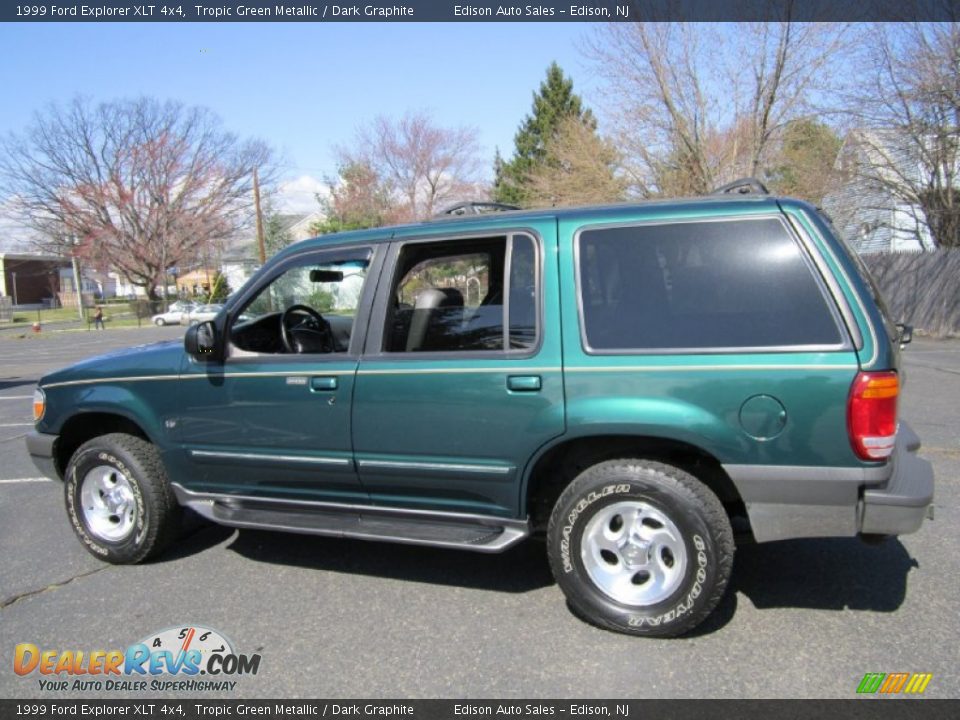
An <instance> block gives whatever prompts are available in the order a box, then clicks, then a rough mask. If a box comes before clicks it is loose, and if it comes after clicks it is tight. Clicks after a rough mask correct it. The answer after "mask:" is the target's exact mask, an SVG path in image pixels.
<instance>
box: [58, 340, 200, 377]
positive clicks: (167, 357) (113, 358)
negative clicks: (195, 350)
mask: <svg viewBox="0 0 960 720" xmlns="http://www.w3.org/2000/svg"><path fill="white" fill-rule="evenodd" d="M183 355H184V352H183V341H182V340H165V341H163V342H157V343H150V344H147V345H137V346H134V347H130V348H124V349H122V350H114V351H112V352H109V353H105V354H103V355H97V356H95V357H92V358H87V359H86V360H81V361H80V362H78V363H76V364H74V365H69V366H67V367H65V368H62V369H60V370H55V371H54V372H52V373H48V374H47V375H44V376H43V377H42V378H41V379H40V386H41V387H44V386H46V385H50V384H54V383H64V382H71V381H75V380H96V379H99V378H104V379H106V378H122V377H143V376H157V375H177V374H179V372H180V365H181V363H182V361H183Z"/></svg>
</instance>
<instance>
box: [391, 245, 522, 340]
mask: <svg viewBox="0 0 960 720" xmlns="http://www.w3.org/2000/svg"><path fill="white" fill-rule="evenodd" d="M537 272H538V271H537V253H536V246H535V244H534V240H533V238H531V237H529V236H527V235H512V236H506V237H495V238H484V239H477V240H474V239H471V240H459V241H455V242H434V243H410V244H407V245H405V246H404V247H403V248H402V250H401V251H400V255H399V258H398V261H397V270H396V273H395V276H394V281H393V286H392V290H391V294H390V308H389V309H388V313H387V323H386V329H385V333H384V350H385V351H386V352H470V351H472V352H478V351H501V352H502V351H505V350H506V351H510V350H515V351H523V350H530V349H532V348H533V347H534V345H535V344H536V338H537V296H536V292H537Z"/></svg>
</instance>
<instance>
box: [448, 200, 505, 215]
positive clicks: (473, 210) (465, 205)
mask: <svg viewBox="0 0 960 720" xmlns="http://www.w3.org/2000/svg"><path fill="white" fill-rule="evenodd" d="M519 209H520V208H519V207H517V206H516V205H507V204H506V203H498V202H462V203H457V204H456V205H451V206H450V207H448V208H444V209H443V210H441V211H440V212H438V213H437V214H436V215H434V217H443V216H444V215H480V214H481V213H485V212H503V211H505V210H519Z"/></svg>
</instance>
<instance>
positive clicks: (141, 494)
mask: <svg viewBox="0 0 960 720" xmlns="http://www.w3.org/2000/svg"><path fill="white" fill-rule="evenodd" d="M64 494H65V500H66V504H67V516H68V517H69V518H70V524H71V525H72V526H73V529H74V532H76V534H77V536H78V537H79V538H80V540H81V542H82V543H83V546H84V547H85V548H87V550H88V551H89V552H90V553H91V554H92V555H94V556H96V557H98V558H100V559H101V560H105V561H107V562H110V563H114V564H117V565H127V564H133V563H138V562H140V561H141V560H146V559H148V558H150V557H155V556H156V555H158V554H159V553H160V552H162V551H163V549H164V548H165V547H167V545H168V544H169V543H170V542H171V541H172V540H173V539H175V537H176V534H177V533H178V532H179V529H180V514H181V511H180V506H179V505H178V504H177V500H176V498H175V497H174V495H173V490H172V489H171V488H170V483H169V482H167V476H166V472H165V471H164V468H163V463H162V462H161V460H160V454H159V452H158V451H157V448H156V447H155V446H154V445H151V444H150V443H149V442H147V441H146V440H142V439H141V438H138V437H134V436H133V435H126V434H123V433H110V434H108V435H101V436H100V437H96V438H94V439H93V440H90V441H88V442H85V443H84V444H83V445H81V446H80V447H79V448H77V451H76V452H75V453H74V454H73V457H71V458H70V463H69V464H68V465H67V471H66V473H65V482H64Z"/></svg>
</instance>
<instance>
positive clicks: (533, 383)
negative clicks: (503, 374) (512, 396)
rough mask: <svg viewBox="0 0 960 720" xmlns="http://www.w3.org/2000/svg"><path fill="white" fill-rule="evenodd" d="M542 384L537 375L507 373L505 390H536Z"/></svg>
mask: <svg viewBox="0 0 960 720" xmlns="http://www.w3.org/2000/svg"><path fill="white" fill-rule="evenodd" d="M541 386H542V383H541V381H540V376H539V375H508V376H507V390H512V391H514V392H538V391H539V390H540V388H541Z"/></svg>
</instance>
